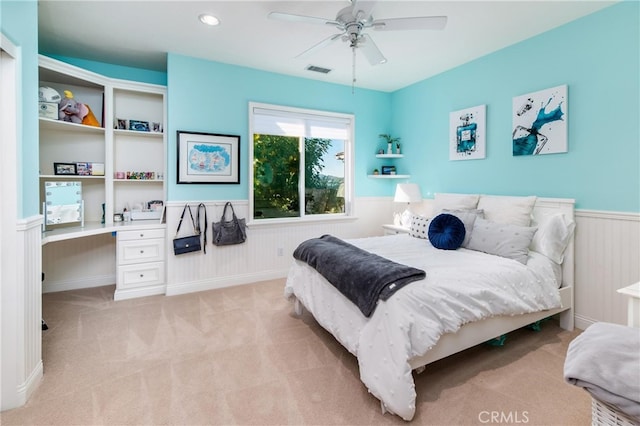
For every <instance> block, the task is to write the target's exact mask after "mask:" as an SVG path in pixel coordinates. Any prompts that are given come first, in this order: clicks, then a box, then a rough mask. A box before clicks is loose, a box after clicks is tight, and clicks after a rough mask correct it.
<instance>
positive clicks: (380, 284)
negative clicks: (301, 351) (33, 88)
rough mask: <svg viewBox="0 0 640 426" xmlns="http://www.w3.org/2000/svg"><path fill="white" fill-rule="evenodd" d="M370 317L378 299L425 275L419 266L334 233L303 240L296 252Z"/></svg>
mask: <svg viewBox="0 0 640 426" xmlns="http://www.w3.org/2000/svg"><path fill="white" fill-rule="evenodd" d="M293 257H294V258H295V259H298V260H301V261H303V262H306V263H307V264H309V266H311V267H312V268H314V269H315V270H316V271H318V272H319V273H320V274H321V275H322V276H323V277H325V278H326V279H327V281H329V282H330V283H331V284H332V285H333V286H334V287H336V288H337V289H338V290H339V291H340V292H341V293H342V294H343V295H344V296H346V297H347V298H348V299H349V300H351V301H352V302H353V303H354V304H355V305H356V306H358V308H359V309H360V311H361V312H362V313H363V314H364V316H366V317H369V316H371V314H372V313H373V311H374V310H375V308H376V304H377V303H378V300H379V299H380V300H387V299H388V298H389V297H391V295H392V294H393V293H395V292H396V291H397V290H399V289H401V288H402V287H404V286H405V285H407V284H409V283H411V282H413V281H418V280H421V279H423V278H424V277H425V276H426V274H425V272H424V271H422V270H420V269H416V268H413V267H410V266H406V265H402V264H399V263H396V262H393V261H392V260H389V259H386V258H384V257H381V256H378V255H377V254H374V253H370V252H368V251H366V250H362V249H361V248H358V247H356V246H354V245H352V244H349V243H347V242H346V241H343V240H341V239H339V238H336V237H334V236H331V235H323V236H322V237H320V238H312V239H310V240H307V241H304V242H302V243H301V244H300V245H299V246H298V247H297V248H296V249H295V251H294V252H293Z"/></svg>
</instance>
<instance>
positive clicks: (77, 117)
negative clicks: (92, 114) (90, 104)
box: [58, 90, 84, 124]
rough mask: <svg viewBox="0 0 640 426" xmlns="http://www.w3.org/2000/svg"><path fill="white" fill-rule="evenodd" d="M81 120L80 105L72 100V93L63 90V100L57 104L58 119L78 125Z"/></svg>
mask: <svg viewBox="0 0 640 426" xmlns="http://www.w3.org/2000/svg"><path fill="white" fill-rule="evenodd" d="M83 118H84V115H82V110H81V104H79V103H78V102H77V101H76V100H75V99H73V93H71V91H70V90H65V91H64V98H62V99H60V102H58V119H60V120H62V121H68V122H71V123H76V124H80V123H82V119H83Z"/></svg>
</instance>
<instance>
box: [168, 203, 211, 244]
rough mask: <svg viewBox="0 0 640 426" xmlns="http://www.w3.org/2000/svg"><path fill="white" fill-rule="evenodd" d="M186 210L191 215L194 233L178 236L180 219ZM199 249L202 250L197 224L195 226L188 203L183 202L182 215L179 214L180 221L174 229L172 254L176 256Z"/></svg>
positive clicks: (180, 224)
mask: <svg viewBox="0 0 640 426" xmlns="http://www.w3.org/2000/svg"><path fill="white" fill-rule="evenodd" d="M186 211H189V216H190V217H191V226H192V228H193V232H194V233H195V234H194V235H189V236H187V237H178V233H179V232H180V226H182V219H184V214H185V212H186ZM205 214H206V210H205ZM200 250H202V245H201V244H200V229H199V226H196V224H195V221H194V220H193V214H192V213H191V207H190V206H189V205H188V204H185V206H184V209H182V215H181V216H180V222H179V223H178V229H176V236H175V238H174V239H173V254H175V255H176V256H177V255H179V254H185V253H192V252H194V251H200Z"/></svg>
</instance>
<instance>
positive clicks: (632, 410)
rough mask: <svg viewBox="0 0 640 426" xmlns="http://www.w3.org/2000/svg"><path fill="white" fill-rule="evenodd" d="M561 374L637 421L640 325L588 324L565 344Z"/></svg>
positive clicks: (638, 410)
mask: <svg viewBox="0 0 640 426" xmlns="http://www.w3.org/2000/svg"><path fill="white" fill-rule="evenodd" d="M564 378H565V380H566V381H567V382H568V383H571V384H572V385H576V386H579V387H582V388H584V389H585V390H586V391H587V392H589V393H590V394H591V395H592V396H593V397H594V398H595V399H597V400H599V401H601V402H604V403H605V404H608V405H610V406H611V407H613V408H616V409H618V410H619V411H620V412H622V413H624V414H626V415H627V416H629V417H632V418H634V419H635V420H637V421H638V422H640V329H637V328H633V327H626V326H624V325H619V324H610V323H604V322H599V323H595V324H593V325H591V326H590V327H588V328H587V329H586V330H585V331H584V333H582V334H580V335H579V336H578V337H576V338H575V339H574V340H573V341H572V342H571V343H570V344H569V349H568V351H567V358H566V359H565V363H564Z"/></svg>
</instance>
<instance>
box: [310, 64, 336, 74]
mask: <svg viewBox="0 0 640 426" xmlns="http://www.w3.org/2000/svg"><path fill="white" fill-rule="evenodd" d="M305 69H306V70H307V71H313V72H319V73H322V74H329V73H330V72H331V70H330V69H329V68H322V67H317V66H315V65H309V66H308V67H306V68H305Z"/></svg>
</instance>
